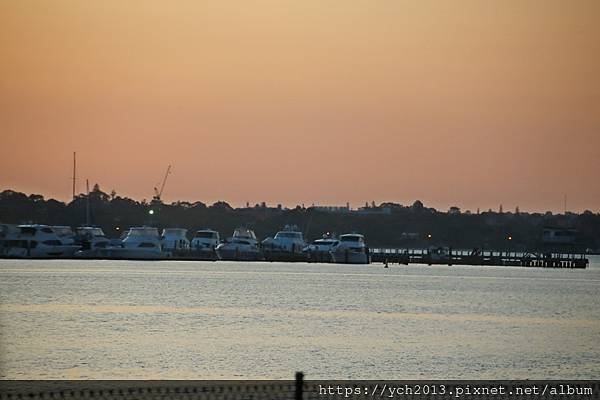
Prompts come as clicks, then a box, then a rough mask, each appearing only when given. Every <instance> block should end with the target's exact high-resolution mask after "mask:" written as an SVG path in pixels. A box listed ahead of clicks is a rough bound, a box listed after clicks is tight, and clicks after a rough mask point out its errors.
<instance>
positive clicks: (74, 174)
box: [73, 152, 77, 200]
mask: <svg viewBox="0 0 600 400" xmlns="http://www.w3.org/2000/svg"><path fill="white" fill-rule="evenodd" d="M76 177H77V153H76V152H73V200H75V179H76Z"/></svg>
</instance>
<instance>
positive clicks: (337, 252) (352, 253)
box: [330, 233, 371, 264]
mask: <svg viewBox="0 0 600 400" xmlns="http://www.w3.org/2000/svg"><path fill="white" fill-rule="evenodd" d="M330 254H331V260H332V261H333V262H334V263H341V264H369V263H370V262H371V257H370V255H369V249H368V247H367V245H366V243H365V237H364V236H363V235H361V234H358V233H348V234H345V235H340V239H339V242H338V243H337V245H335V246H333V247H332V249H331V251H330Z"/></svg>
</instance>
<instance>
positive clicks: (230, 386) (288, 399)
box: [0, 372, 600, 400]
mask: <svg viewBox="0 0 600 400" xmlns="http://www.w3.org/2000/svg"><path fill="white" fill-rule="evenodd" d="M599 395H600V384H599V382H598V381H530V380H523V381H374V380H369V381H355V380H354V381H350V380H346V381H333V380H332V381H326V380H319V381H315V380H309V381H305V380H304V376H303V374H302V373H301V372H299V373H296V379H295V380H287V381H286V380H283V381H267V380H264V381H0V400H52V399H54V400H80V399H87V400H104V399H106V400H142V399H152V400H196V399H197V400H200V399H209V400H233V399H237V400H242V399H247V400H250V399H255V400H263V399H265V400H278V399H281V400H292V399H294V400H300V399H323V400H326V399H371V400H372V399H421V400H425V399H529V400H533V399H562V400H570V399H598V398H600V396H599Z"/></svg>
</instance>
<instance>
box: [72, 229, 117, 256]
mask: <svg viewBox="0 0 600 400" xmlns="http://www.w3.org/2000/svg"><path fill="white" fill-rule="evenodd" d="M75 232H76V234H75V241H76V242H77V243H78V244H79V245H81V250H82V251H85V250H93V249H104V248H107V247H110V246H111V242H110V239H109V238H107V237H106V235H105V234H104V231H103V230H102V228H99V227H96V226H80V227H78V228H76V229H75Z"/></svg>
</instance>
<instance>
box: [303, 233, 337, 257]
mask: <svg viewBox="0 0 600 400" xmlns="http://www.w3.org/2000/svg"><path fill="white" fill-rule="evenodd" d="M339 242H340V241H339V240H338V239H336V238H335V237H334V236H331V235H329V234H325V235H323V237H322V238H320V239H316V240H314V241H313V242H312V243H311V244H309V245H308V246H306V247H304V249H302V251H303V252H304V253H305V254H306V255H307V257H308V259H309V260H310V261H318V262H329V261H331V251H332V250H333V249H334V248H335V247H336V246H337V245H338V244H339Z"/></svg>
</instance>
